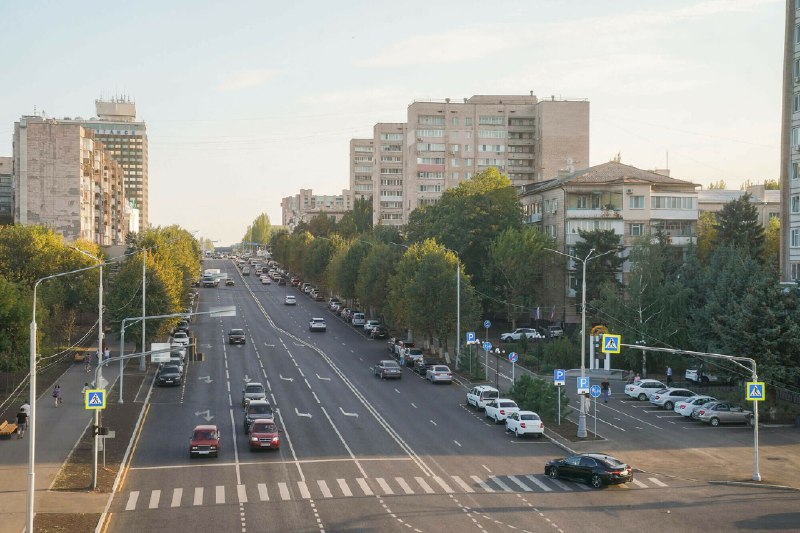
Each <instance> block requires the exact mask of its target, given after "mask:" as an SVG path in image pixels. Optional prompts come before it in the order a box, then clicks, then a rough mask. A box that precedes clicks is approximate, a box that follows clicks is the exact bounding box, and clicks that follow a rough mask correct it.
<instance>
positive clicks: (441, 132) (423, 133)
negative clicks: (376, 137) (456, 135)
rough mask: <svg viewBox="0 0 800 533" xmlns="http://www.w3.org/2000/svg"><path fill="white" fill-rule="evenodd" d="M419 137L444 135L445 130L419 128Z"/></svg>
mask: <svg viewBox="0 0 800 533" xmlns="http://www.w3.org/2000/svg"><path fill="white" fill-rule="evenodd" d="M417 137H444V130H417ZM392 140H402V139H392Z"/></svg>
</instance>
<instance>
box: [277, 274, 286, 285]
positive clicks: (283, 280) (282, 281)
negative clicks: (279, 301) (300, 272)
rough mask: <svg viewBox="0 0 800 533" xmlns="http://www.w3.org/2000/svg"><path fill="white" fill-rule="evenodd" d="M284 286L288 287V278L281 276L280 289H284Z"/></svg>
mask: <svg viewBox="0 0 800 533" xmlns="http://www.w3.org/2000/svg"><path fill="white" fill-rule="evenodd" d="M284 286H286V278H284V277H283V276H281V277H279V278H278V287H284Z"/></svg>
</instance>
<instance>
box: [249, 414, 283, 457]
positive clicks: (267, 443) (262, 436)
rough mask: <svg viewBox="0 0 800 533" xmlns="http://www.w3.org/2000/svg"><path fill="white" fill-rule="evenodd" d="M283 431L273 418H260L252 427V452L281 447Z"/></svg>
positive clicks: (250, 438)
mask: <svg viewBox="0 0 800 533" xmlns="http://www.w3.org/2000/svg"><path fill="white" fill-rule="evenodd" d="M280 434H281V430H279V429H278V426H277V425H276V424H275V420H273V419H272V418H258V419H256V420H255V421H253V423H252V424H251V425H250V437H249V438H248V440H249V441H250V450H251V451H253V450H263V449H273V450H277V449H278V448H280V447H281V436H280Z"/></svg>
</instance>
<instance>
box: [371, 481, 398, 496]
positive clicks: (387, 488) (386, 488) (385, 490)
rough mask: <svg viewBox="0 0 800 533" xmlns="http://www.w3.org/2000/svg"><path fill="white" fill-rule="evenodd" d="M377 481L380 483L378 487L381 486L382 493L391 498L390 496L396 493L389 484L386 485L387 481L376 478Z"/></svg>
mask: <svg viewBox="0 0 800 533" xmlns="http://www.w3.org/2000/svg"><path fill="white" fill-rule="evenodd" d="M375 481H377V482H378V485H380V486H381V491H382V492H383V493H384V494H385V495H387V496H389V495H392V494H394V491H393V490H392V487H390V486H389V484H388V483H386V480H385V479H383V478H382V477H376V478H375Z"/></svg>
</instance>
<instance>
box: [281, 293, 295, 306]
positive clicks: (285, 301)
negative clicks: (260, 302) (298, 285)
mask: <svg viewBox="0 0 800 533" xmlns="http://www.w3.org/2000/svg"><path fill="white" fill-rule="evenodd" d="M283 305H297V299H296V298H295V297H294V295H293V294H287V295H286V297H285V298H284V299H283Z"/></svg>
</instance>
